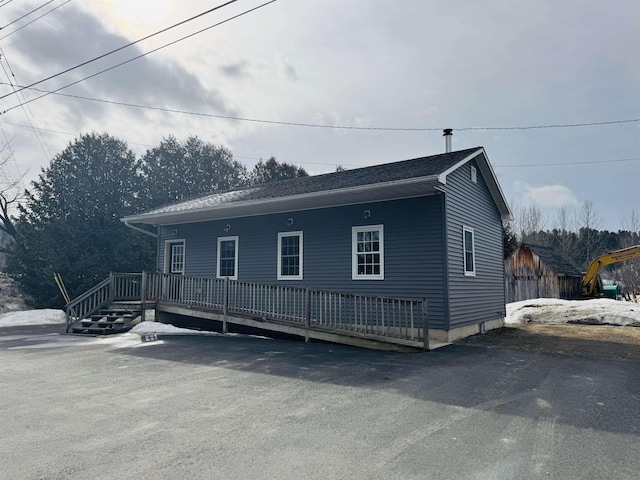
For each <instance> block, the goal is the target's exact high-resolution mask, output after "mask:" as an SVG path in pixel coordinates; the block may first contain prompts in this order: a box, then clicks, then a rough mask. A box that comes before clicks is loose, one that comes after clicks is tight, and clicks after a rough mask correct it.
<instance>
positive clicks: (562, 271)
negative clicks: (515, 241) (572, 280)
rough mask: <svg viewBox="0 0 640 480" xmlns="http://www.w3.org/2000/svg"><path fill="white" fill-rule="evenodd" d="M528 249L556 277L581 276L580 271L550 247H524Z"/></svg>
mask: <svg viewBox="0 0 640 480" xmlns="http://www.w3.org/2000/svg"><path fill="white" fill-rule="evenodd" d="M526 246H527V247H529V249H530V250H531V251H532V252H533V253H535V254H536V255H538V257H540V260H542V261H543V262H544V263H546V264H547V265H549V266H550V267H551V268H552V269H553V271H554V272H556V273H557V274H558V275H568V276H579V277H581V276H582V273H580V270H578V269H577V268H576V267H575V266H574V265H572V264H571V263H570V262H569V260H567V259H566V258H564V257H563V256H562V255H561V254H560V253H559V252H558V251H556V250H554V249H553V248H550V247H543V246H541V245H526Z"/></svg>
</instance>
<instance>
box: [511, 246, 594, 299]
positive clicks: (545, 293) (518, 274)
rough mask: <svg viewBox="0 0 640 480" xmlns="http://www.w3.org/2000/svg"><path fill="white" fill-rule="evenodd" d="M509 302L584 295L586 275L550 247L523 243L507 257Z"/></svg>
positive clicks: (571, 297) (572, 297) (569, 297)
mask: <svg viewBox="0 0 640 480" xmlns="http://www.w3.org/2000/svg"><path fill="white" fill-rule="evenodd" d="M504 268H505V281H506V282H507V285H506V290H507V303H510V302H518V301H521V300H528V299H530V298H563V299H568V300H571V299H579V298H582V295H581V287H582V274H581V273H580V271H579V270H578V269H577V268H576V267H574V266H573V265H571V264H570V263H569V262H568V261H567V260H566V259H565V258H564V257H563V256H562V255H560V254H559V253H558V252H557V251H555V250H553V249H552V248H549V247H543V246H540V245H521V246H520V247H518V249H517V250H516V251H515V252H513V253H512V254H511V256H510V257H509V258H507V259H506V260H505V265H504Z"/></svg>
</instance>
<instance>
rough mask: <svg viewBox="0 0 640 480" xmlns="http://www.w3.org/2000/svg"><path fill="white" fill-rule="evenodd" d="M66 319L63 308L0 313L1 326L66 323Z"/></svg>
mask: <svg viewBox="0 0 640 480" xmlns="http://www.w3.org/2000/svg"><path fill="white" fill-rule="evenodd" d="M66 321H67V320H66V317H65V314H64V312H63V311H62V310H53V309H50V308H45V309H41V310H24V311H22V312H9V313H3V314H0V327H18V326H22V325H49V324H58V323H65V322H66Z"/></svg>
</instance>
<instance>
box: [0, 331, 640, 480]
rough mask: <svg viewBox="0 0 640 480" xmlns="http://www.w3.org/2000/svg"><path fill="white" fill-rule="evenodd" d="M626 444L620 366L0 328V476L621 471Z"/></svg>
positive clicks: (635, 457) (636, 397) (635, 426)
mask: <svg viewBox="0 0 640 480" xmlns="http://www.w3.org/2000/svg"><path fill="white" fill-rule="evenodd" d="M59 329H60V328H58V330H59ZM639 452H640V362H638V361H636V360H633V359H632V360H611V359H602V358H584V357H573V356H567V355H556V354H548V353H540V352H534V353H530V352H523V351H513V350H503V349H496V348H484V347H478V346H467V345H451V346H448V347H444V348H442V349H439V350H437V351H434V352H430V353H419V354H402V353H393V352H378V351H369V350H362V349H357V348H351V347H345V346H337V345H329V344H304V343H297V342H292V341H286V340H270V339H261V338H248V337H222V336H162V337H160V339H159V340H157V341H149V342H141V339H140V338H139V337H137V336H134V335H133V334H128V335H125V336H123V335H120V336H117V337H111V338H107V339H102V340H101V339H94V338H85V337H70V336H65V335H58V334H57V332H56V327H47V328H44V329H43V328H38V327H22V328H20V329H0V458H1V459H2V460H1V462H0V463H1V467H0V478H2V479H12V480H13V479H82V480H86V479H129V478H131V479H194V478H207V479H535V478H545V479H546V478H555V479H563V480H565V479H599V480H602V479H616V480H623V479H636V478H637V477H638V471H640V454H639Z"/></svg>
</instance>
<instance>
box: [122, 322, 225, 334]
mask: <svg viewBox="0 0 640 480" xmlns="http://www.w3.org/2000/svg"><path fill="white" fill-rule="evenodd" d="M129 332H131V333H137V334H139V335H146V334H147V333H172V334H174V335H175V334H180V335H202V334H203V333H207V334H213V335H218V334H216V333H215V332H202V331H200V330H191V329H188V328H180V327H176V326H174V325H170V324H168V323H159V322H141V323H139V324H137V325H136V326H135V327H133V328H132V329H131V330H129Z"/></svg>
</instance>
